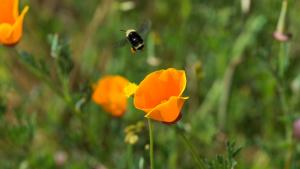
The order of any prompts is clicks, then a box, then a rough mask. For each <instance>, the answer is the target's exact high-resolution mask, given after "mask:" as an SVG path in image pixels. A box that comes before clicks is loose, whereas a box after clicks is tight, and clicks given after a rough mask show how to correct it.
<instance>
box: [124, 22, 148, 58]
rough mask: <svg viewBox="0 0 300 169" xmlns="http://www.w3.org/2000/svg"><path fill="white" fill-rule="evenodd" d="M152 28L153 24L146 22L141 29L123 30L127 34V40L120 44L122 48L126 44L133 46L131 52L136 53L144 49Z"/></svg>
mask: <svg viewBox="0 0 300 169" xmlns="http://www.w3.org/2000/svg"><path fill="white" fill-rule="evenodd" d="M150 27H151V22H150V21H146V22H144V23H143V24H142V25H141V26H140V27H139V29H138V30H137V31H136V30H135V29H128V30H121V31H124V32H125V35H126V38H125V39H124V40H122V41H121V42H120V46H123V45H124V44H125V43H126V42H129V43H130V44H131V52H132V53H136V52H137V51H138V50H143V49H144V39H145V38H146V36H147V34H148V32H149V30H150Z"/></svg>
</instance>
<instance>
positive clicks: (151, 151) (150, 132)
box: [148, 118, 154, 169]
mask: <svg viewBox="0 0 300 169" xmlns="http://www.w3.org/2000/svg"><path fill="white" fill-rule="evenodd" d="M148 126H149V140H150V147H149V149H150V151H149V152H150V154H149V155H150V169H154V158H153V129H152V128H153V125H152V122H151V119H149V118H148Z"/></svg>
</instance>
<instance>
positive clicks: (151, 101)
mask: <svg viewBox="0 0 300 169" xmlns="http://www.w3.org/2000/svg"><path fill="white" fill-rule="evenodd" d="M129 86H131V87H130V88H131V89H133V90H135V91H134V92H131V93H135V94H134V106H135V107H136V108H137V109H140V110H143V111H144V112H146V113H147V114H146V116H145V117H147V118H151V119H153V120H157V121H161V122H165V123H173V122H176V121H177V120H178V119H179V117H180V111H181V108H182V106H183V104H184V102H185V100H186V99H188V97H182V96H181V95H182V93H183V91H184V89H185V87H186V75H185V71H183V70H176V69H174V68H169V69H167V70H159V71H156V72H153V73H150V74H149V75H147V76H146V78H145V79H144V80H143V81H142V82H141V83H140V84H139V86H136V88H134V87H132V85H129ZM127 93H128V92H127Z"/></svg>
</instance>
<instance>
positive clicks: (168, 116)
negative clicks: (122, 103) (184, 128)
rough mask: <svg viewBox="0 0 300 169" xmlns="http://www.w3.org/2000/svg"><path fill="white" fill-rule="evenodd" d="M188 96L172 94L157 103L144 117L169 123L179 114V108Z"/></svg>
mask: <svg viewBox="0 0 300 169" xmlns="http://www.w3.org/2000/svg"><path fill="white" fill-rule="evenodd" d="M186 99H188V97H175V96H172V97H170V99H169V100H168V101H166V102H164V103H161V104H159V105H157V106H156V107H155V108H154V109H153V110H151V111H150V112H148V113H147V114H146V116H145V117H147V118H151V119H153V120H157V121H162V122H167V123H171V122H174V121H175V120H176V119H177V118H178V116H179V115H180V111H181V108H182V106H183V104H184V102H185V100H186Z"/></svg>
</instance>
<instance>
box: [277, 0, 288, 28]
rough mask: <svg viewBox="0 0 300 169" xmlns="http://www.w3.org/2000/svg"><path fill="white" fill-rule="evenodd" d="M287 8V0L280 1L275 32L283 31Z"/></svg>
mask: <svg viewBox="0 0 300 169" xmlns="http://www.w3.org/2000/svg"><path fill="white" fill-rule="evenodd" d="M287 6H288V1H287V0H283V1H282V6H281V11H280V15H279V19H278V23H277V28H276V31H277V32H281V33H282V32H283V31H284V27H285V26H284V25H285V18H286V12H287Z"/></svg>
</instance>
